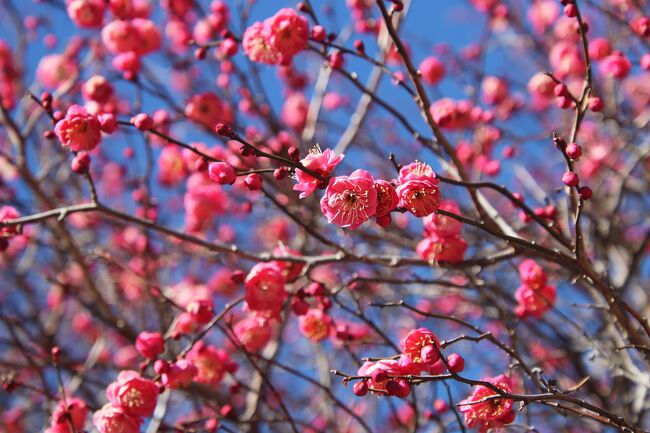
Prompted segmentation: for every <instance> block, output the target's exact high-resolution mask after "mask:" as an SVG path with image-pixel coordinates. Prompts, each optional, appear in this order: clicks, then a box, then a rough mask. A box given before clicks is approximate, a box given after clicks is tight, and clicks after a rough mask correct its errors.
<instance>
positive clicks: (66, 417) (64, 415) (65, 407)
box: [45, 398, 88, 433]
mask: <svg viewBox="0 0 650 433" xmlns="http://www.w3.org/2000/svg"><path fill="white" fill-rule="evenodd" d="M87 415H88V406H87V405H86V403H85V402H84V401H83V400H81V399H78V398H67V399H66V400H65V401H64V400H61V401H59V403H58V404H57V405H56V408H55V409H54V412H52V420H51V421H50V427H49V428H47V429H46V430H45V433H72V432H73V430H72V429H74V431H75V432H80V431H82V430H83V428H84V424H85V423H86V416H87ZM71 424H72V428H71Z"/></svg>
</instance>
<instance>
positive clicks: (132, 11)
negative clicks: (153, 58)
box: [66, 0, 162, 78]
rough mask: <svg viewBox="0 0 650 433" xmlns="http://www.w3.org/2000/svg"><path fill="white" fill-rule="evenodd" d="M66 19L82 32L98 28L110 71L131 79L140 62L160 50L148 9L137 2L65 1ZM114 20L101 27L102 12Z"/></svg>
mask: <svg viewBox="0 0 650 433" xmlns="http://www.w3.org/2000/svg"><path fill="white" fill-rule="evenodd" d="M66 4H67V12H68V16H69V17H70V19H71V20H72V21H73V22H74V23H75V24H76V25H77V26H79V27H82V28H102V31H101V38H102V42H103V44H104V46H105V47H106V49H107V50H108V51H109V52H111V53H112V54H114V55H115V58H114V59H113V67H114V68H115V69H117V70H118V71H121V72H122V73H124V75H125V77H127V78H133V77H135V75H137V74H138V72H139V71H140V59H141V57H142V56H144V55H147V54H150V53H152V52H155V51H157V50H158V49H160V46H161V44H162V34H161V32H160V30H159V29H158V27H157V26H156V25H155V23H154V22H153V21H151V20H150V19H149V15H150V14H151V7H150V5H149V3H148V2H146V1H139V0H131V1H125V0H110V1H108V2H106V1H102V0H67V1H66ZM107 6H108V9H109V10H110V12H111V14H112V15H113V17H114V18H115V19H114V20H113V21H111V22H109V23H108V24H106V25H104V15H105V13H106V9H107Z"/></svg>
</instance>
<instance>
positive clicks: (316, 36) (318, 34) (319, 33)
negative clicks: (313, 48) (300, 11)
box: [311, 26, 327, 42]
mask: <svg viewBox="0 0 650 433" xmlns="http://www.w3.org/2000/svg"><path fill="white" fill-rule="evenodd" d="M326 37H327V32H326V31H325V27H323V26H314V27H312V29H311V38H312V39H313V40H315V41H316V42H323V41H324V40H325V38H326Z"/></svg>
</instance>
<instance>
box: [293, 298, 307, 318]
mask: <svg viewBox="0 0 650 433" xmlns="http://www.w3.org/2000/svg"><path fill="white" fill-rule="evenodd" d="M291 310H292V311H293V312H294V314H295V315H296V316H304V315H305V314H307V311H309V304H307V303H306V302H305V301H303V300H302V299H300V298H298V297H296V298H293V302H292V303H291Z"/></svg>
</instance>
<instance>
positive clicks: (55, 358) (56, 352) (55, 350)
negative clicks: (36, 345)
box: [50, 346, 61, 364]
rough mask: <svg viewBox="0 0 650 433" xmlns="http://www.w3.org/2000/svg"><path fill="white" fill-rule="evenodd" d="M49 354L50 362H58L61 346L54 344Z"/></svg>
mask: <svg viewBox="0 0 650 433" xmlns="http://www.w3.org/2000/svg"><path fill="white" fill-rule="evenodd" d="M50 354H51V355H52V363H53V364H58V363H59V361H60V360H61V348H60V347H59V346H54V347H53V348H52V350H50Z"/></svg>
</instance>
